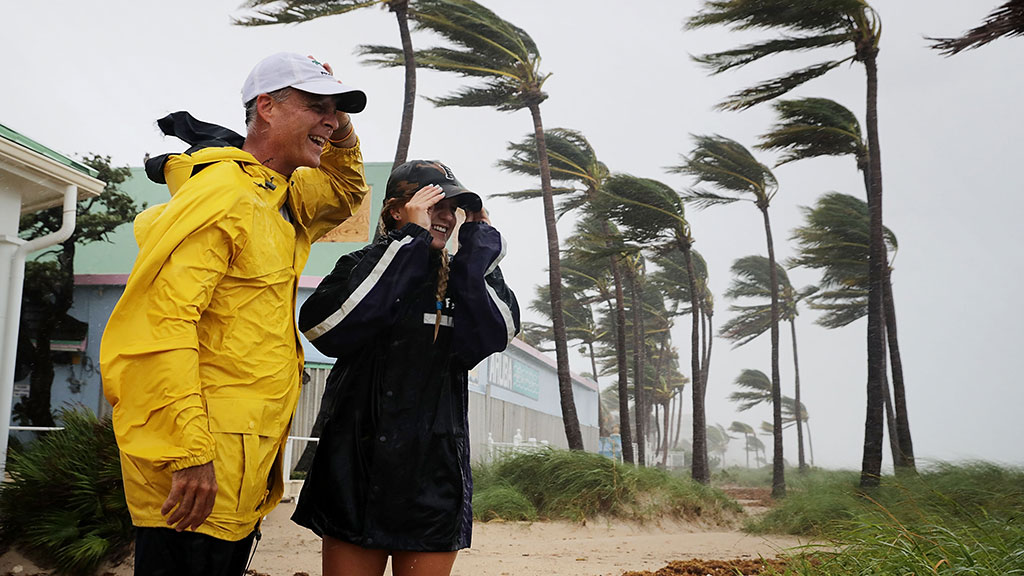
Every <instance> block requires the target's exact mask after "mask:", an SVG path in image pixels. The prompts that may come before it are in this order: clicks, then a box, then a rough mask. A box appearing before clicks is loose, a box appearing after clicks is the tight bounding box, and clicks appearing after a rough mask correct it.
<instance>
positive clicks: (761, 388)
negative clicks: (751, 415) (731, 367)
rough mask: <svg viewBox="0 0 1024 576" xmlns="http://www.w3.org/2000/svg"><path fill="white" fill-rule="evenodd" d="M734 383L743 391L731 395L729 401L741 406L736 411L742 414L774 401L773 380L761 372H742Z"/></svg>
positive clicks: (750, 370) (749, 370) (748, 369)
mask: <svg viewBox="0 0 1024 576" xmlns="http://www.w3.org/2000/svg"><path fill="white" fill-rule="evenodd" d="M733 383H734V384H736V386H737V387H739V388H741V390H740V391H738V392H733V393H732V394H730V395H729V401H730V402H736V403H737V404H739V406H738V407H737V408H736V409H737V410H739V411H740V412H745V411H747V410H750V409H751V408H753V407H754V406H757V405H758V404H761V403H771V401H772V380H771V378H769V377H768V375H767V374H765V373H764V372H761V371H760V370H753V369H750V368H746V369H744V370H743V371H742V372H740V375H739V376H737V377H736V380H734V381H733Z"/></svg>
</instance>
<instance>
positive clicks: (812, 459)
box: [807, 422, 814, 466]
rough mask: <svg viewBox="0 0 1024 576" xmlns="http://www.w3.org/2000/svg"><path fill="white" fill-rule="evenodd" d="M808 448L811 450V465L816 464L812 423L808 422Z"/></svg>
mask: <svg viewBox="0 0 1024 576" xmlns="http://www.w3.org/2000/svg"><path fill="white" fill-rule="evenodd" d="M807 448H808V449H809V450H810V452H811V466H814V442H813V441H812V440H811V423H810V422H807Z"/></svg>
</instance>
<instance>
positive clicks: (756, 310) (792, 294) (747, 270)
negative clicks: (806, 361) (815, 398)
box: [721, 256, 818, 470]
mask: <svg viewBox="0 0 1024 576" xmlns="http://www.w3.org/2000/svg"><path fill="white" fill-rule="evenodd" d="M776 267H777V270H776V271H775V273H776V277H777V278H778V281H779V285H778V291H779V301H780V302H779V303H780V312H779V320H780V321H785V322H789V327H790V336H791V338H792V342H793V368H794V388H795V393H794V395H795V397H796V401H797V402H800V360H799V358H798V355H797V341H796V317H797V315H798V314H799V310H798V305H799V303H800V302H801V301H803V300H804V299H806V298H807V297H809V296H811V295H812V294H814V293H815V292H816V291H817V290H818V288H817V287H816V286H808V287H806V288H804V289H803V290H800V291H799V292H798V291H796V290H795V289H794V288H793V285H792V284H791V283H790V282H789V275H788V274H786V271H785V269H783V268H782V266H779V265H777V264H776ZM732 273H733V280H732V283H731V284H730V285H729V289H728V290H727V291H726V292H725V297H726V298H729V299H732V300H737V299H741V298H745V299H755V300H758V302H757V303H756V304H753V305H735V304H734V305H732V306H730V307H729V310H731V311H733V312H736V313H737V315H736V316H734V317H733V318H732V319H731V320H729V321H728V322H726V323H725V324H723V325H722V329H721V335H722V337H724V338H726V339H727V340H730V341H732V342H733V348H737V347H739V346H742V345H744V344H747V343H748V342H750V341H752V340H754V339H755V338H757V337H758V336H760V335H761V334H764V333H765V331H767V330H768V329H769V327H770V326H771V306H770V305H765V304H764V300H768V301H769V302H770V301H771V288H770V286H769V281H770V280H769V273H768V259H767V258H765V257H764V256H745V257H743V258H740V259H738V260H736V261H735V262H733V264H732ZM796 437H797V454H798V460H799V465H800V470H806V468H807V463H806V461H805V459H804V431H803V425H802V424H801V420H797V421H796Z"/></svg>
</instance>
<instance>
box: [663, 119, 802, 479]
mask: <svg viewBox="0 0 1024 576" xmlns="http://www.w3.org/2000/svg"><path fill="white" fill-rule="evenodd" d="M694 139H695V140H696V142H697V145H696V146H695V147H694V149H693V151H692V152H691V153H690V156H689V158H684V160H683V163H682V164H680V165H679V166H675V167H672V168H670V170H671V171H672V172H678V173H681V174H686V175H689V176H692V177H694V179H695V180H696V182H697V183H698V185H699V184H709V185H711V186H712V187H714V188H715V189H717V190H719V191H721V192H722V193H724V195H723V194H719V193H717V192H713V191H711V190H706V189H702V188H699V187H698V188H693V189H690V190H688V191H687V193H686V198H685V199H686V201H688V202H692V203H693V204H694V205H696V206H697V207H698V208H704V207H708V206H714V205H718V204H731V203H733V202H737V201H740V200H747V201H750V202H753V203H754V205H755V206H757V209H758V210H760V212H761V216H762V219H763V221H764V234H765V240H766V242H767V245H768V262H769V286H770V287H771V324H770V325H769V326H770V332H771V344H772V346H771V367H772V398H773V400H774V402H773V413H774V416H773V417H774V422H775V427H776V430H777V432H776V436H775V439H774V441H775V447H774V449H775V456H774V460H773V462H772V496H774V497H776V498H782V497H784V496H785V495H786V479H785V474H786V471H785V467H784V465H783V459H782V426H781V425H780V422H781V421H782V412H781V410H782V407H781V406H780V404H779V402H780V401H781V398H782V385H781V382H780V377H779V280H778V270H777V268H776V265H775V242H774V240H773V239H772V226H771V219H770V218H769V217H768V207H769V206H770V205H771V200H772V198H773V197H774V196H775V193H776V192H777V191H778V183H777V181H776V180H775V175H774V174H772V172H771V170H769V169H768V167H767V166H765V165H764V164H761V163H760V162H758V161H757V160H756V159H755V158H754V156H753V155H751V154H750V151H749V150H747V149H746V148H744V147H743V145H741V144H740V143H738V142H736V141H735V140H730V139H728V138H724V137H722V136H717V135H715V136H695V137H694Z"/></svg>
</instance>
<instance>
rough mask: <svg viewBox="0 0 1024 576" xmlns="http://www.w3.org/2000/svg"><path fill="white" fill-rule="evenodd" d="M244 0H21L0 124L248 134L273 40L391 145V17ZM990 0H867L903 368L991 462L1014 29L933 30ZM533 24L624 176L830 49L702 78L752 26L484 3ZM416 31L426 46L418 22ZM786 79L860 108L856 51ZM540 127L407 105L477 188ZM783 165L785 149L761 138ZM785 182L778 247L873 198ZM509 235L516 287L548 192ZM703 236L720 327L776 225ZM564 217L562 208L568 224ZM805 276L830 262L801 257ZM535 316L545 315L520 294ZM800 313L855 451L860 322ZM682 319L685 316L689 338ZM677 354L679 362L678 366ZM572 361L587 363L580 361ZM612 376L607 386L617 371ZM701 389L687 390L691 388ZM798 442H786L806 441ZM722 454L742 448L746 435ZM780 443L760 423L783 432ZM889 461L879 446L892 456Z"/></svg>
mask: <svg viewBox="0 0 1024 576" xmlns="http://www.w3.org/2000/svg"><path fill="white" fill-rule="evenodd" d="M240 3H241V0H178V1H176V2H172V3H154V2H139V1H137V0H131V1H129V0H108V1H98V0H93V1H82V0H51V1H47V2H16V3H10V5H9V6H7V7H6V9H5V14H6V17H5V22H4V33H3V34H2V35H0V54H2V59H0V71H2V76H3V78H4V82H3V90H0V123H3V124H6V125H8V126H10V127H11V128H13V129H15V130H17V131H19V132H22V133H24V134H25V135H27V136H29V137H31V138H34V139H36V140H38V141H40V142H43V143H45V144H47V145H49V146H51V147H53V148H55V149H57V150H59V151H62V152H64V153H66V154H70V155H82V154H85V153H90V152H97V153H101V154H109V155H111V156H112V157H113V159H114V161H115V162H116V163H118V164H122V165H123V164H129V165H132V166H138V165H141V162H142V158H143V155H144V154H145V153H153V154H156V153H161V152H166V151H180V150H181V149H182V145H181V144H180V143H179V142H178V141H176V140H174V139H164V138H163V137H162V136H161V135H160V134H159V133H158V131H157V129H156V127H155V124H154V121H155V120H156V119H157V118H158V117H160V116H163V115H164V114H166V113H168V112H171V111H174V110H179V109H186V110H190V111H191V112H192V113H193V114H194V115H196V116H197V117H199V118H201V119H204V120H208V121H212V122H217V123H220V124H224V125H226V126H229V127H232V128H234V129H236V130H239V131H241V130H242V109H241V103H240V96H239V91H240V88H241V85H242V82H243V80H244V79H245V76H246V74H247V73H248V71H249V69H250V68H251V67H252V65H253V64H255V62H256V61H258V60H259V59H260V58H262V57H263V56H266V55H268V54H270V53H273V52H278V51H294V52H300V53H303V54H313V55H315V56H316V57H317V58H319V59H320V60H323V61H327V62H330V63H331V64H333V66H334V69H335V71H336V74H337V75H338V76H339V77H341V78H342V79H344V80H345V81H347V82H349V83H352V84H354V85H356V86H359V87H361V88H363V89H364V90H365V91H366V93H367V94H368V96H369V105H368V106H367V109H366V111H365V112H363V113H362V114H360V115H358V116H357V117H356V124H357V129H358V132H359V134H360V137H361V138H362V143H363V144H362V146H363V153H364V157H365V159H366V160H367V161H384V162H390V161H391V159H392V158H393V156H394V146H395V142H396V138H397V134H398V126H399V115H400V108H401V102H402V72H401V71H400V70H382V69H377V68H371V67H366V66H362V65H360V64H359V63H358V59H357V58H356V57H355V56H354V54H353V49H354V48H355V46H357V45H359V44H365V43H377V44H392V45H397V44H398V34H397V27H396V25H395V22H394V18H393V16H392V15H391V14H390V13H388V12H386V11H383V10H378V9H368V10H362V11H359V12H356V13H352V14H348V15H344V16H335V17H331V18H326V19H321V20H317V21H314V22H310V23H305V24H300V25H293V26H288V27H265V28H240V27H234V26H231V25H230V20H229V18H230V15H231V14H238V13H239V12H238V7H239V4H240ZM998 3H999V2H997V0H928V1H925V0H875V1H874V2H873V5H874V6H875V8H876V9H877V10H878V12H879V13H880V14H881V17H882V20H883V23H884V35H883V39H882V44H881V53H880V56H879V75H880V89H879V115H880V126H881V152H882V158H883V161H882V163H883V169H884V186H885V188H884V190H885V222H886V225H887V226H889V227H890V228H891V229H892V230H893V231H894V232H895V233H896V235H897V236H898V238H899V244H900V250H899V253H898V254H897V256H896V258H895V261H894V267H895V272H894V284H895V287H894V293H895V297H896V303H897V311H898V315H899V334H900V344H901V346H902V350H903V354H904V356H903V363H904V366H905V370H906V380H907V395H908V405H909V410H910V423H911V426H912V431H913V434H914V443H915V448H916V451H917V454H918V457H919V458H920V459H922V460H926V461H935V460H966V459H986V460H993V461H997V462H1003V463H1011V464H1016V465H1024V445H1022V438H1024V419H1022V418H1021V410H1022V408H1024V386H1022V385H1021V383H1020V382H1019V381H1018V380H1017V379H1016V377H1015V376H1013V374H1014V372H1013V371H1014V370H1015V369H1016V368H1017V366H1018V360H1020V358H1021V356H1022V355H1024V352H1022V351H1021V344H1022V340H1024V339H1022V337H1021V335H1020V331H1019V330H1020V327H1021V326H1022V325H1024V312H1022V311H1021V306H1020V303H1019V300H1020V299H1019V297H1017V289H1018V287H1019V283H1020V281H1021V279H1022V278H1024V259H1022V258H1021V257H1020V255H1019V251H1020V250H1021V248H1022V247H1024V228H1022V227H1021V226H1020V220H1021V216H1022V215H1024V210H1022V203H1024V199H1022V192H1024V186H1022V184H1021V178H1020V177H1019V174H1020V172H1019V170H1020V167H1021V163H1022V162H1024V155H1022V151H1024V146H1022V144H1021V141H1020V134H1021V131H1022V129H1024V107H1022V106H1021V105H1020V103H1021V101H1022V98H1024V75H1022V74H1021V72H1020V71H1021V64H1022V55H1024V39H1020V38H1015V39H1003V40H1000V41H997V42H995V43H993V44H991V45H989V46H987V47H985V48H982V49H979V50H975V51H971V52H968V53H964V54H961V55H959V56H957V57H954V58H949V59H947V58H942V57H940V56H939V55H938V54H937V53H935V52H933V51H931V50H929V49H927V48H926V46H927V41H926V40H925V38H924V37H925V36H951V35H956V34H958V33H960V32H962V31H964V30H966V29H968V28H970V27H972V26H974V25H976V24H977V23H979V22H980V21H981V20H982V18H983V17H984V16H985V15H986V14H987V13H988V12H989V11H990V10H991V9H992V8H993V7H995V5H996V4H998ZM484 4H485V5H487V6H488V7H490V8H491V9H493V10H495V11H496V12H497V13H498V14H499V15H501V16H503V17H504V18H506V19H508V20H510V21H511V22H513V23H515V24H516V25H518V26H520V27H522V28H524V29H525V30H526V31H527V32H529V33H530V34H531V36H532V37H533V38H534V40H535V41H536V43H537V45H538V47H539V49H540V51H541V54H542V56H543V58H544V59H543V70H544V71H547V72H551V73H553V75H552V76H551V78H550V79H549V80H548V82H547V84H546V85H545V89H546V91H547V92H548V94H549V95H550V98H549V99H548V100H547V101H546V102H545V103H544V104H543V108H542V111H543V117H544V123H545V126H546V127H547V128H554V127H565V128H572V129H577V130H581V131H582V132H583V133H584V134H585V135H586V136H587V137H588V138H589V139H590V141H591V143H592V144H593V145H594V147H595V149H596V150H597V153H598V154H599V156H600V157H601V159H602V160H603V161H604V162H605V163H606V164H607V165H608V166H609V167H610V168H611V169H612V170H613V171H616V172H627V173H631V174H634V175H638V176H644V177H649V178H655V179H660V180H663V181H664V182H666V183H668V184H670V185H671V186H673V187H675V188H676V189H679V190H681V189H683V188H685V187H686V186H688V185H690V184H691V183H690V182H689V181H688V180H686V179H684V178H682V177H680V176H677V175H671V174H667V173H666V172H665V169H664V168H665V167H666V166H670V165H673V164H676V163H677V162H678V160H679V156H680V154H683V153H686V152H688V151H689V150H690V148H691V147H692V145H693V144H692V140H691V139H690V136H689V135H690V134H707V133H718V134H722V135H724V136H728V137H730V138H734V139H736V140H738V141H740V142H742V143H744V144H746V145H747V146H752V145H753V144H754V143H755V141H756V136H757V135H758V134H761V133H763V132H764V131H765V130H766V128H767V127H768V126H769V125H770V123H771V122H772V120H773V118H772V113H771V109H770V108H769V107H766V106H762V107H758V108H755V109H752V110H749V111H746V112H742V113H732V112H716V111H714V110H713V109H712V107H713V105H714V104H715V103H716V102H718V101H720V100H721V99H722V98H723V97H725V96H726V95H728V94H731V93H732V92H734V91H735V90H737V89H739V88H742V87H746V86H749V85H752V84H754V83H756V82H758V81H760V80H763V79H766V78H768V77H770V76H771V75H772V74H777V73H780V72H783V71H786V70H791V69H795V68H797V67H800V66H803V65H805V64H807V63H810V62H812V61H816V59H817V58H819V57H820V56H819V55H813V54H808V55H799V56H797V57H793V58H787V59H770V60H769V61H765V62H763V63H758V64H755V65H751V66H748V67H747V68H745V69H742V70H738V71H734V72H731V73H727V74H725V75H723V76H719V77H708V76H706V75H705V73H704V71H703V70H702V69H700V68H699V67H698V66H697V65H695V64H694V63H693V62H691V61H690V59H689V57H688V55H690V54H698V53H703V52H709V51H714V50H721V49H726V48H729V47H733V46H735V45H737V44H739V43H740V42H743V41H749V40H751V39H754V38H757V37H759V36H757V35H754V34H750V33H744V34H739V33H730V32H727V31H725V30H723V29H712V30H701V31H697V32H690V31H684V30H683V27H682V23H683V21H684V20H685V18H687V17H688V16H690V15H692V14H693V13H694V12H695V11H696V10H697V9H698V6H699V3H698V2H697V1H696V0H676V1H670V0H635V1H633V2H615V1H611V0H500V1H499V0H484ZM414 43H416V45H417V46H418V47H420V48H423V47H427V46H429V45H432V43H433V42H432V39H431V38H429V37H426V36H425V35H423V34H416V35H414ZM461 82H462V81H461V79H459V78H457V77H454V76H450V75H442V74H438V73H433V72H429V71H426V72H421V73H420V75H419V91H420V94H421V95H424V96H437V95H440V94H443V93H446V92H448V91H450V90H453V89H455V88H457V87H458V86H460V85H461ZM793 95H794V96H820V97H828V98H833V99H835V100H838V101H839V102H841V103H843V104H845V105H846V106H847V107H849V108H850V109H851V110H853V111H855V112H856V113H857V114H858V116H859V117H860V118H861V119H862V122H863V111H864V71H863V67H861V66H857V65H855V66H851V67H844V68H840V69H838V70H835V71H833V72H831V73H830V74H828V75H827V76H825V77H824V78H821V79H818V80H815V81H813V82H811V83H809V84H807V85H806V86H804V87H802V88H800V89H799V90H798V91H797V92H795V93H794V94H793ZM531 130H532V125H531V122H530V117H529V113H528V112H527V111H525V110H524V111H520V112H515V113H500V112H495V111H493V110H490V109H479V110H471V109H438V108H434V107H433V105H431V104H430V103H429V102H427V101H425V100H423V99H422V98H421V99H419V100H418V102H417V109H416V123H415V128H414V132H413V139H412V150H411V154H410V157H411V158H416V157H425V158H437V159H441V160H444V161H446V162H447V163H448V164H449V165H450V166H451V167H452V168H453V170H454V171H455V173H456V174H458V176H459V178H460V180H462V182H463V183H464V184H466V185H467V186H468V187H471V188H473V189H475V190H478V191H479V192H481V193H482V194H483V195H485V196H486V195H487V194H491V193H497V192H504V191H508V190H518V189H523V188H527V187H530V186H533V185H534V183H533V182H530V181H529V180H528V179H523V178H519V177H513V176H509V175H507V174H504V173H502V172H500V171H498V170H497V169H495V168H494V163H495V161H496V160H497V159H499V158H501V157H503V156H504V155H505V153H506V148H505V146H506V143H507V142H508V141H510V140H517V139H519V138H521V137H523V136H524V135H526V134H527V133H528V132H530V131H531ZM759 157H760V158H761V160H762V161H763V162H765V163H767V164H769V165H771V164H773V163H774V158H772V156H771V155H768V154H760V155H759ZM776 176H777V177H778V179H779V182H780V190H779V193H778V196H777V197H776V199H775V201H774V203H773V205H772V208H771V212H772V219H773V229H774V230H775V238H776V250H777V253H778V254H779V257H780V259H782V258H785V257H788V256H790V255H792V253H793V251H792V247H791V246H790V245H789V244H788V242H787V238H788V236H789V232H790V230H792V229H793V228H794V227H795V226H798V225H799V224H800V223H801V218H800V213H799V209H798V207H799V206H806V205H809V204H812V203H813V202H814V200H815V199H816V198H817V197H818V196H819V195H820V194H822V193H824V192H828V191H833V190H835V191H839V192H844V193H848V194H854V195H857V196H862V195H863V189H862V184H861V180H860V177H859V175H858V174H857V172H856V170H855V167H854V165H853V162H852V161H850V160H847V159H822V160H814V161H808V162H803V163H797V164H793V165H788V166H785V167H781V168H779V169H777V170H776ZM488 205H489V207H490V209H491V211H492V213H493V216H492V218H493V220H494V223H495V225H496V226H498V227H499V228H500V229H501V230H502V231H503V232H504V233H505V234H506V236H507V237H508V239H509V243H510V253H509V255H508V257H507V258H506V260H505V263H504V264H503V268H504V270H505V274H506V276H507V278H508V279H509V282H510V284H511V285H512V286H513V288H514V289H515V290H516V292H517V294H518V295H519V298H520V301H521V302H523V303H524V304H525V303H527V302H529V300H530V299H531V298H532V297H533V293H534V286H535V285H537V284H539V283H542V282H545V281H546V272H545V269H544V266H545V264H546V259H545V258H546V257H545V254H546V253H545V248H544V246H545V243H544V232H543V225H542V213H541V207H540V205H539V203H532V204H529V203H528V204H518V205H517V204H510V203H507V202H504V201H499V200H494V201H492V202H488ZM689 216H690V221H691V223H692V226H693V231H694V235H695V237H696V239H697V246H696V247H697V249H698V250H700V251H701V252H702V254H703V255H704V256H705V258H706V259H707V260H708V262H709V266H710V274H711V288H712V290H713V291H714V293H715V294H716V295H718V299H717V308H718V311H717V312H718V313H717V315H716V322H717V323H718V324H719V325H720V324H721V323H722V322H723V321H724V320H725V319H726V318H728V316H729V312H728V310H727V305H728V303H727V302H726V301H725V300H724V298H722V297H721V294H722V292H723V291H724V290H725V288H726V287H727V285H728V283H729V266H730V265H731V264H732V262H733V260H735V259H736V258H739V257H741V256H745V255H748V254H764V253H765V246H764V237H763V228H762V225H761V222H760V218H759V215H758V213H757V211H756V210H755V209H754V207H753V206H751V205H748V204H745V203H744V204H740V205H733V206H725V207H719V208H717V209H710V210H707V211H703V212H698V211H691V212H690V214H689ZM571 230H572V218H571V217H567V218H564V219H563V221H562V222H561V224H560V232H561V234H562V237H563V238H564V237H565V236H567V235H568V234H569V233H570V232H571ZM791 277H792V280H793V283H794V284H795V285H797V286H804V285H807V284H811V283H814V282H816V280H817V278H816V276H815V274H814V273H813V272H809V271H804V270H795V271H792V272H791ZM526 316H527V318H528V319H529V318H532V319H535V320H536V319H537V318H536V317H535V316H534V315H532V314H531V313H529V312H527V313H526ZM815 317H816V313H815V312H813V311H804V312H803V315H802V316H801V317H800V319H799V321H798V332H799V338H800V343H799V344H800V358H801V381H802V386H803V399H804V403H805V404H806V405H807V407H808V410H809V412H810V415H811V420H810V424H811V431H812V440H813V450H814V457H815V463H816V464H818V465H823V466H828V467H845V468H854V469H856V468H858V467H859V465H860V457H861V444H862V441H863V421H864V415H865V414H864V404H865V391H864V380H865V343H864V342H865V322H864V321H863V320H862V321H860V322H857V323H856V324H853V325H851V326H849V327H847V328H845V329H841V330H832V331H829V330H825V329H823V328H820V327H818V326H817V325H815V324H814V323H813V321H814V319H815ZM683 324H686V321H685V319H684V320H683V321H682V322H680V326H679V327H677V329H676V332H675V333H674V340H675V342H676V345H677V346H680V347H682V348H683V349H684V353H683V357H684V364H685V365H686V366H688V363H687V362H686V361H685V358H686V353H685V349H686V342H687V334H688V332H687V331H686V327H685V326H683ZM782 341H783V344H782V351H781V354H782V355H781V358H782V360H781V364H782V376H783V391H784V393H786V394H790V395H791V394H792V376H793V370H792V363H791V356H790V344H789V340H788V338H783V340H782ZM768 346H769V343H768V339H767V337H766V336H765V337H762V338H761V339H759V340H757V341H755V342H753V343H751V344H749V345H747V346H746V347H745V348H741V349H738V350H732V349H730V348H729V345H728V343H727V342H725V341H723V340H721V339H719V340H717V341H716V344H715V354H714V358H713V361H712V366H711V378H710V382H709V389H708V422H709V423H721V424H723V425H724V426H728V425H729V424H730V423H731V422H732V421H733V420H742V421H745V422H748V423H750V424H751V425H754V426H755V427H756V426H757V425H758V424H759V423H760V422H761V421H762V420H769V419H770V413H769V410H768V409H767V408H766V409H763V410H760V411H759V410H757V409H755V410H752V411H751V412H748V413H740V414H737V413H736V412H735V411H734V408H733V405H732V404H731V403H729V402H728V401H727V400H726V397H727V395H728V394H729V392H731V391H732V387H733V385H732V381H733V379H734V378H735V377H736V376H737V375H738V374H739V372H740V370H741V369H743V368H757V369H760V370H763V371H765V372H768V370H769V366H768V356H769V348H768ZM686 366H684V372H688V369H687V367H686ZM574 368H575V369H576V370H578V371H583V370H587V369H588V368H587V364H586V363H584V362H582V361H581V360H580V359H575V360H574ZM610 382H611V380H607V381H606V382H605V384H607V383H610ZM687 396H688V392H687ZM789 436H790V437H788V438H787V444H786V455H787V458H788V459H789V460H790V461H791V462H795V460H796V450H795V439H794V438H792V436H795V434H790V435H789ZM734 444H736V445H737V446H736V447H734V449H733V451H732V452H731V458H732V459H733V460H734V461H736V462H739V461H740V460H741V459H742V451H741V448H739V444H740V442H739V441H736V442H734ZM769 444H770V443H769ZM886 463H887V464H886V465H887V466H888V465H889V462H888V454H887V455H886Z"/></svg>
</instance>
